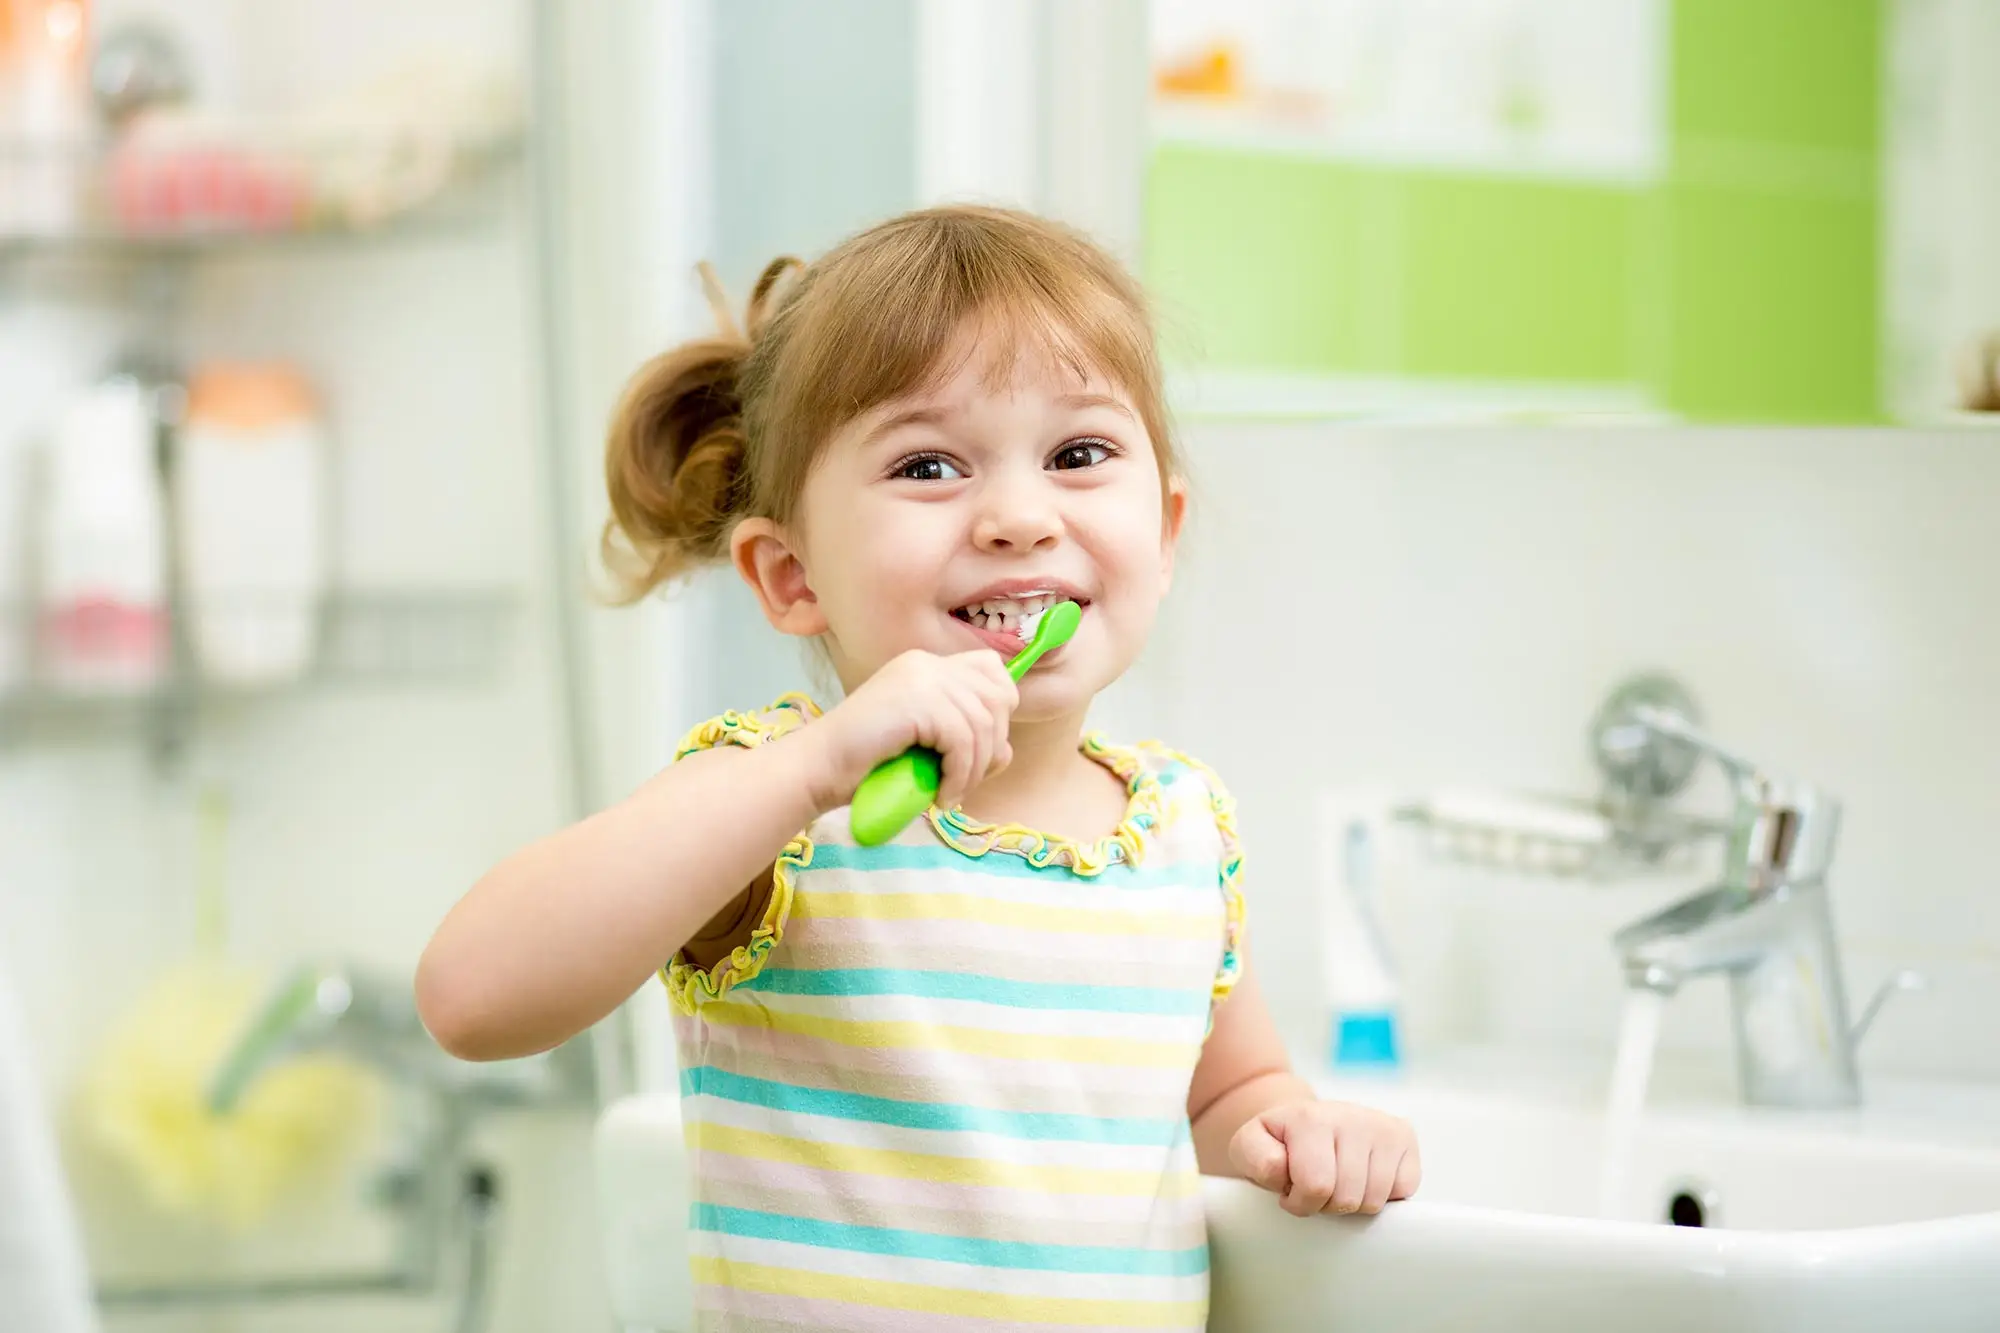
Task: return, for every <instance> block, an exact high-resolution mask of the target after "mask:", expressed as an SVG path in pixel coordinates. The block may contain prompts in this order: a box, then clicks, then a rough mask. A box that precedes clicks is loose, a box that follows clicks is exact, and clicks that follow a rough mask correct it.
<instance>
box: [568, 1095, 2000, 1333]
mask: <svg viewBox="0 0 2000 1333" xmlns="http://www.w3.org/2000/svg"><path fill="white" fill-rule="evenodd" d="M1597 1080H1598V1081H1599V1082H1601V1073H1600V1074H1598V1076H1597ZM1524 1088H1526V1089H1529V1090H1528V1091H1523V1090H1522V1089H1524ZM1322 1092H1323V1093H1324V1094H1326V1095H1332V1096H1345V1097H1352V1098H1355V1099H1358V1100H1364V1101H1368V1102H1371V1103H1373V1104H1376V1105H1383V1106H1387V1107H1389V1108H1390V1109H1393V1110H1396V1111H1399V1112H1400V1113H1402V1114H1405V1115H1407V1116H1409V1117H1410V1118H1411V1119H1412V1120H1413V1121H1414V1122H1415V1123H1416V1126H1417V1131H1418V1135H1419V1139H1420V1141H1421V1143H1422V1145H1423V1152H1424V1185H1423V1189H1422V1191H1421V1192H1420V1195H1419V1198H1418V1199H1416V1200H1413V1201H1411V1202H1409V1203H1404V1204H1396V1205H1392V1206H1391V1207H1390V1208H1389V1209H1388V1210H1387V1211H1385V1212H1384V1213H1383V1214H1382V1215H1381V1216H1380V1217H1377V1218H1372V1219H1365V1220H1364V1219H1341V1218H1314V1219H1311V1220H1309V1221H1301V1220H1300V1219H1297V1218H1294V1217H1291V1216H1289V1215H1287V1214H1286V1213H1284V1212H1283V1211H1282V1210H1280V1209H1279V1208H1278V1206H1277V1204H1276V1202H1275V1201H1274V1200H1273V1199H1272V1198H1271V1197H1270V1196H1269V1195H1266V1194H1263V1193H1261V1192H1260V1191H1257V1190H1254V1189H1252V1188H1250V1187H1248V1186H1246V1185H1242V1184H1240V1183H1238V1182H1233V1181H1219V1180H1217V1181H1210V1182H1208V1199H1209V1214H1210V1243H1211V1246H1212V1249H1213V1262H1214V1269H1215V1278H1214V1293H1213V1305H1212V1314H1211V1321H1210V1322H1211V1327H1212V1328H1214V1329H1216V1330H1219V1331H1220V1333H1231V1331H1232V1330H1266V1329H1269V1330H1293V1329H1338V1330H1340V1331H1341V1333H1376V1331H1378V1330H1379V1331H1380V1333H1392V1331H1393V1333H1430V1331H1432V1330H1437V1331H1439V1333H1442V1331H1443V1330H1453V1331H1454V1333H1456V1331H1457V1330H1462V1329H1467V1328H1535V1329H1538V1330H1546V1331H1548V1333H1563V1331H1564V1330H1572V1329H1573V1330H1592V1331H1593V1333H1594V1331H1595V1330H1599V1329H1611V1328H1616V1329H1619V1330H1621V1333H1666V1331H1667V1330H1682V1329H1689V1328H1699V1329H1701V1330H1704V1333H1750V1331H1751V1330H1756V1331H1757V1333H1793V1330H1800V1331H1801V1333H1803V1331H1804V1330H1812V1333H1847V1331H1848V1330H1854V1331H1856V1333H1858V1331H1859V1330H1864V1329H1865V1330H1879V1329H1906V1328H1907V1329H1923V1330H1926V1333H1975V1330H1977V1331H1979V1333H1985V1331H1987V1330H1992V1329H1996V1328H2000V1262H1996V1260H2000V1090H1993V1091H1983V1090H1966V1089H1951V1088H1915V1087H1880V1086H1874V1085H1871V1086H1870V1089H1869V1096H1870V1106H1869V1108H1868V1109H1867V1110H1866V1111H1864V1112H1857V1113H1849V1114H1844V1115H1800V1114H1792V1113H1782V1112H1749V1111H1744V1110H1741V1109H1738V1108H1734V1107H1731V1106H1729V1105H1727V1103H1726V1101H1724V1100H1722V1099H1721V1098H1719V1097H1717V1096H1715V1095H1714V1094H1711V1095H1710V1096H1709V1097H1708V1098H1706V1099H1704V1098H1692V1099H1690V1098H1681V1099H1675V1098H1673V1097H1671V1096H1669V1097H1667V1098H1665V1099H1663V1103H1664V1104H1662V1105H1660V1106H1657V1107H1656V1108H1655V1109H1653V1110H1651V1111H1649V1113H1648V1115H1647V1117H1646V1119H1645V1121H1644V1122H1643V1123H1642V1125H1641V1126H1640V1128H1639V1130H1638V1133H1637V1136H1636V1140H1635V1145H1634V1154H1633V1166H1632V1170H1631V1172H1630V1175H1629V1177H1628V1179H1629V1182H1630V1184H1629V1188H1628V1189H1627V1191H1626V1193H1625V1196H1624V1201H1623V1203H1622V1204H1621V1206H1620V1209H1619V1212H1620V1215H1621V1217H1623V1218H1628V1219H1630V1220H1629V1221H1625V1220H1621V1221H1603V1220H1599V1219H1597V1218H1595V1217H1594V1216H1592V1214H1593V1213H1594V1212H1595V1209H1596V1206H1597V1182H1598V1152H1597V1147H1598V1143H1599V1141H1600V1137H1601V1133H1602V1127H1601V1120H1600V1117H1599V1115H1598V1112H1597V1110H1596V1105H1597V1087H1596V1086H1595V1085H1594V1084H1593V1082H1592V1080H1591V1079H1590V1077H1589V1076H1588V1075H1587V1074H1586V1075H1581V1076H1580V1075H1579V1074H1578V1073H1577V1072H1576V1071H1575V1070H1574V1069H1573V1068H1572V1069H1568V1070H1554V1071H1551V1070H1550V1069H1548V1068H1546V1067H1544V1068H1540V1069H1535V1070H1532V1071H1530V1070H1527V1069H1525V1068H1523V1067H1522V1064H1521V1062H1517V1061H1511V1060H1505V1059H1501V1060H1492V1059H1486V1060H1477V1059H1475V1060H1470V1061H1466V1060H1461V1061H1458V1062H1456V1063H1452V1064H1450V1065H1448V1066H1447V1067H1446V1068H1445V1069H1443V1070H1440V1071H1437V1072H1426V1073H1425V1074H1424V1075H1422V1076H1420V1077H1415V1078H1411V1079H1408V1080H1405V1081H1402V1082H1399V1083H1394V1084H1381V1083H1366V1084H1327V1085H1325V1086H1323V1087H1322ZM684 1169H685V1168H684V1165H683V1157H682V1151H681V1132H680V1115H679V1109H678V1105H677V1103H676V1100H675V1098H674V1097H673V1096H672V1095H663V1096H658V1097H646V1098H635V1099H632V1100H629V1101H626V1102H623V1103H620V1104H619V1105H617V1106H614V1107H612V1108H611V1109H610V1110H609V1111H607V1112H606V1113H605V1115H604V1118H603V1121H602V1123H601V1125H600V1128H599V1132H598V1180H599V1198H600V1210H601V1214H602V1219H603V1227H604V1236H605V1243H606V1247H607V1266H608V1269H609V1273H610V1278H611V1285H612V1293H613V1302H614V1307H615V1309H616V1310H617V1312H618V1314H619V1317H620V1318H621V1319H623V1320H624V1321H625V1322H626V1323H627V1324H630V1325H632V1326H635V1327H638V1328H656V1329H662V1330H673V1329H681V1328H685V1327H688V1316H687V1314H686V1311H687V1309H688V1295H689V1292H688V1287H689V1282H688V1274H687V1255H686V1242H685V1236H684V1234H683V1231H682V1227H683V1223H684V1221H685V1218H686V1215H687V1188H686V1184H685V1181H684V1179H683V1171H684ZM1676 1192H1685V1193H1687V1194H1688V1195H1689V1196H1690V1197H1700V1198H1702V1199H1703V1201H1704V1204H1705V1207H1706V1209H1707V1220H1708V1222H1709V1227H1708V1228H1707V1229H1691V1228H1681V1227H1669V1226H1662V1225H1655V1224H1653V1223H1654V1219H1656V1218H1658V1217H1659V1216H1660V1215H1661V1213H1662V1210H1663V1209H1664V1207H1665V1206H1666V1203H1667V1201H1668V1200H1669V1199H1670V1198H1671V1197H1672V1196H1673V1195H1674V1194H1675V1193H1676ZM1639 1223H1644V1224H1639ZM1718 1223H1719V1224H1720V1225H1719V1226H1717V1225H1716V1224H1718Z"/></svg>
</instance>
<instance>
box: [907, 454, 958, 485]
mask: <svg viewBox="0 0 2000 1333" xmlns="http://www.w3.org/2000/svg"><path fill="white" fill-rule="evenodd" d="M895 475H897V476H898V477H902V478H904V479H906V480H909V481H956V480H958V479H959V478H960V477H963V476H964V475H965V473H963V472H961V471H960V470H959V468H958V465H957V464H956V463H953V462H952V461H951V460H950V459H949V458H946V457H944V456H943V455H942V454H915V455H912V456H911V457H909V458H905V459H904V460H903V461H902V462H900V463H898V464H896V474H895Z"/></svg>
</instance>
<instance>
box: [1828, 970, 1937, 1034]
mask: <svg viewBox="0 0 2000 1333" xmlns="http://www.w3.org/2000/svg"><path fill="white" fill-rule="evenodd" d="M1930 984H1931V981H1930V978H1929V977H1927V976H1925V975H1924V974H1923V973H1921V972H1919V971H1917V970H1916V969H1915V968H1913V967H1904V968H1898V969H1897V970H1896V972H1895V973H1894V974H1892V975H1891V976H1890V977H1889V979H1888V980H1886V981H1884V982H1883V983H1882V984H1881V985H1879V986H1877V987H1876V988H1875V993H1874V994H1873V995H1871V996H1869V997H1868V1003H1867V1004H1866V1005H1864V1006H1862V1009H1861V1017H1859V1018H1857V1019H1855V1020H1854V1026H1853V1027H1851V1028H1849V1029H1848V1032H1847V1041H1848V1044H1849V1045H1851V1046H1859V1045H1860V1044H1861V1039H1862V1038H1863V1037H1865V1036H1867V1035H1868V1029H1869V1028H1871V1027H1873V1026H1874V1025H1875V1019H1876V1017H1877V1016H1878V1015H1880V1014H1881V1012H1882V1006H1883V1005H1885V1004H1887V1003H1889V1001H1890V1000H1891V999H1893V998H1894V997H1895V995H1896V994H1897V992H1899V991H1919V990H1929V989H1930Z"/></svg>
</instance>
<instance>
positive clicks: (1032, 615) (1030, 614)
mask: <svg viewBox="0 0 2000 1333" xmlns="http://www.w3.org/2000/svg"><path fill="white" fill-rule="evenodd" d="M1047 614H1048V612H1047V611H1027V612H1024V613H1022V616H1021V642H1022V643H1028V642H1031V641H1032V640H1033V639H1034V637H1035V629H1036V627H1037V626H1039V625H1040V624H1041V623H1042V617H1043V616H1045V615H1047Z"/></svg>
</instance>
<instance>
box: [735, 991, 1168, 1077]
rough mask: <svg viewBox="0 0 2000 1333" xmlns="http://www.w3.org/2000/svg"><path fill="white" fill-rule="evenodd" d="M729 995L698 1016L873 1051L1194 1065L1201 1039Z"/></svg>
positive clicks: (1164, 1066) (1153, 1065) (1151, 1065)
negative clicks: (991, 1027) (923, 1017)
mask: <svg viewBox="0 0 2000 1333" xmlns="http://www.w3.org/2000/svg"><path fill="white" fill-rule="evenodd" d="M740 998H741V996H740V993H739V994H738V995H735V996H732V997H731V999H728V1000H719V1001H714V1002H711V1003H709V1004H706V1005H704V1006H702V1011H701V1013H702V1017H703V1018H704V1019H705V1020H707V1021H708V1022H710V1023H715V1024H719V1025H721V1026H723V1027H739V1028H765V1029H768V1030H769V1031H772V1032H789V1033H793V1034H795V1035H797V1036H801V1037H819V1038H822V1039H823V1040H826V1041H831V1042H835V1043H838V1044H839V1045H842V1046H859V1047H865V1048H868V1049H871V1050H891V1051H945V1052H950V1053H952V1054H957V1055H989V1056H998V1057H999V1058H1001V1059H1005V1060H1040V1061H1051V1060H1057V1061H1068V1062H1069V1063H1072V1064H1097V1065H1121V1066H1124V1067H1127V1068H1140V1069H1178V1068H1188V1069H1192V1068H1193V1067H1194V1062H1195V1058H1196V1057H1197V1056H1198V1055H1199V1054H1200V1053H1201V1045H1200V1043H1199V1042H1184V1041H1136V1040H1132V1039H1130V1038H1126V1037H1062V1036H1056V1035H1053V1034H1044V1033H1038V1032H989V1031H987V1030H986V1029H984V1028H964V1027H948V1026H946V1025H944V1024H942V1023H913V1022H899V1021H893V1020H861V1019H850V1018H826V1017H823V1016H822V1015H819V1014H805V1013H799V1012H797V1011H795V1010H791V1009H769V1008H765V1007H763V1006H762V1005H756V1004H748V1003H735V1002H732V1001H733V1000H737V999H740Z"/></svg>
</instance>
